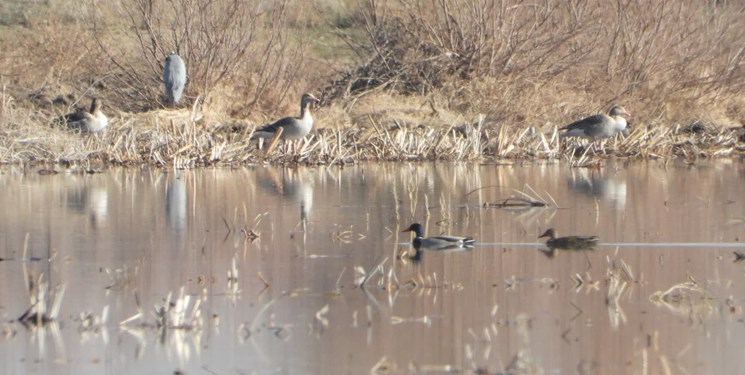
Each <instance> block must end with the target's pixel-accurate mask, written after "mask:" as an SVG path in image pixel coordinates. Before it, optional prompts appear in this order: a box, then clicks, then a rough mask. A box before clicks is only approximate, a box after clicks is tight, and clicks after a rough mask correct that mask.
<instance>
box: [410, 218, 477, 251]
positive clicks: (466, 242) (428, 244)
mask: <svg viewBox="0 0 745 375" xmlns="http://www.w3.org/2000/svg"><path fill="white" fill-rule="evenodd" d="M404 232H414V233H415V234H416V237H414V240H413V241H411V244H412V245H413V246H414V248H415V249H416V250H417V251H418V250H420V249H429V250H453V249H463V248H469V247H472V246H473V244H475V243H476V240H474V239H473V238H471V237H457V236H434V237H427V238H424V227H422V224H419V223H414V224H411V226H409V227H408V228H407V229H406V230H404V231H402V232H401V233H404Z"/></svg>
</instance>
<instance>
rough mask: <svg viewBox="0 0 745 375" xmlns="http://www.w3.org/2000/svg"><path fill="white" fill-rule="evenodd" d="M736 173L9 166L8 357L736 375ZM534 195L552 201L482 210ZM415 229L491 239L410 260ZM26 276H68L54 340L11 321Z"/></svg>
mask: <svg viewBox="0 0 745 375" xmlns="http://www.w3.org/2000/svg"><path fill="white" fill-rule="evenodd" d="M609 164H610V163H609ZM742 170H743V167H742V165H741V164H739V163H729V164H726V165H724V166H719V165H716V164H715V165H712V166H710V167H706V166H697V167H695V168H692V167H690V166H680V168H678V167H677V166H675V165H662V164H654V163H644V164H630V165H625V164H621V165H607V166H606V167H605V168H602V169H599V170H595V171H592V170H586V169H573V168H568V167H567V166H565V165H561V164H554V165H552V164H540V163H539V164H528V165H519V164H513V165H503V166H495V165H463V164H457V165H447V164H431V163H425V164H375V165H355V166H345V167H343V168H338V167H314V168H279V167H251V168H248V167H247V168H236V169H232V170H219V169H206V170H195V171H183V172H181V171H179V172H178V173H174V172H171V171H168V172H164V171H162V170H148V169H137V170H112V171H110V172H107V173H103V174H99V175H94V176H75V175H69V174H59V175H54V176H39V175H37V174H33V173H23V172H21V171H14V170H6V171H5V172H6V173H5V174H2V173H0V186H2V187H3V189H4V191H5V194H3V195H0V204H2V206H3V207H4V208H5V209H4V210H2V211H0V245H2V247H0V258H2V259H3V261H0V285H3V288H0V314H3V315H4V317H5V319H4V321H5V322H7V323H5V325H2V326H0V328H2V332H3V333H4V334H3V335H0V361H2V363H3V366H4V370H5V371H6V372H8V373H29V372H49V373H52V372H71V373H81V372H82V373H85V372H88V373H100V372H114V373H119V372H129V373H173V372H174V371H175V370H179V371H183V372H185V373H200V372H205V371H206V372H210V373H234V372H245V373H250V372H252V371H255V372H257V373H266V372H281V373H368V372H371V370H373V372H374V370H376V369H377V370H378V371H379V372H383V369H385V371H387V372H390V373H398V372H427V371H429V372H438V371H439V372H445V371H449V372H461V373H468V372H474V373H476V372H480V373H520V372H526V373H538V372H544V373H571V372H576V371H580V372H582V371H584V372H586V373H618V372H622V373H634V372H643V371H647V372H649V373H664V372H666V371H667V370H668V369H669V366H670V362H669V360H670V358H674V361H675V363H674V365H675V368H677V369H680V370H681V372H685V371H688V372H691V373H737V372H738V371H739V369H740V368H741V367H742V365H743V364H744V363H743V361H745V359H744V358H742V356H740V355H739V354H740V353H739V348H740V347H741V346H742V345H743V344H745V342H743V341H745V339H743V338H742V337H745V326H743V325H742V324H740V323H739V321H741V320H742V319H743V317H744V315H743V312H742V305H743V300H742V299H741V298H739V297H737V296H738V295H739V294H738V292H737V291H738V290H739V289H738V287H739V285H741V284H743V283H745V273H743V268H742V263H732V258H733V255H732V250H733V248H732V247H733V246H736V245H737V243H738V242H737V241H738V238H741V236H742V231H741V229H742V228H741V226H738V225H724V224H726V223H728V222H730V221H731V220H733V219H736V218H739V217H742V216H743V215H745V214H744V213H745V202H744V200H743V198H742V191H741V190H742V189H741V188H740V186H741V184H739V182H740V181H741V178H740V176H741V173H742ZM727 171H729V172H727ZM723 172H724V173H723ZM567 181H569V183H567ZM627 182H628V183H627ZM632 182H633V183H632ZM523 193H524V194H528V195H530V196H531V197H537V198H540V200H541V201H544V202H547V203H548V205H547V206H546V207H533V208H531V209H529V210H524V211H511V210H506V209H502V208H497V207H494V206H490V205H484V203H485V202H500V201H502V200H504V199H505V198H508V197H511V196H525V195H521V194H523ZM91 217H93V218H91ZM415 221H416V222H421V223H422V224H424V225H425V226H426V228H427V229H428V230H429V232H430V234H440V233H451V234H460V235H469V236H473V237H474V238H476V239H478V242H479V243H478V244H477V245H476V246H475V247H474V248H473V249H469V250H468V251H427V252H426V253H425V255H424V256H423V257H422V258H421V259H420V261H419V262H412V261H411V260H410V259H408V258H406V257H401V256H399V255H400V254H401V253H402V252H403V251H406V250H409V249H411V247H410V245H409V244H410V242H411V238H410V237H409V236H408V235H407V234H401V233H400V232H401V231H402V230H403V229H405V228H406V227H407V226H408V225H409V224H410V223H412V222H415ZM91 223H95V224H94V225H92V224H91ZM549 227H555V228H556V229H557V230H558V231H559V232H560V233H564V234H594V235H598V236H599V237H600V239H601V243H600V244H599V246H598V247H597V248H596V249H595V250H594V251H592V252H582V253H581V254H580V253H579V252H573V251H568V252H564V253H562V254H561V255H560V256H556V257H555V258H554V259H547V258H546V257H545V256H543V254H542V253H541V252H539V251H538V250H539V249H542V248H543V245H542V244H539V243H538V242H537V240H536V237H537V236H538V235H539V234H540V233H541V232H542V230H545V229H546V228H549ZM248 230H251V231H255V232H256V234H258V238H255V239H249V238H248V237H247V236H246V233H248ZM609 244H615V245H609ZM725 246H729V247H725ZM24 254H26V255H25V256H24ZM31 256H35V257H37V258H38V259H41V260H42V261H39V262H29V261H26V260H27V259H30V258H31ZM25 268H28V274H30V275H35V276H34V277H32V278H31V279H35V280H38V279H39V277H40V275H42V274H43V275H44V279H46V280H49V281H50V285H51V286H53V287H55V288H56V287H62V286H63V285H64V288H65V289H66V293H65V297H64V300H63V302H62V304H61V308H60V314H59V315H58V316H59V318H58V320H59V322H58V325H59V328H58V329H56V330H54V329H52V328H51V327H50V328H45V327H42V328H41V329H39V328H35V329H29V330H27V329H26V328H23V327H22V326H20V324H19V323H18V322H17V319H18V317H19V316H21V314H22V313H23V311H25V310H26V309H27V308H28V307H29V305H28V296H27V292H26V290H27V289H28V288H27V287H26V286H25V282H26V280H28V279H29V277H28V275H27V274H24V271H23V270H24V269H25ZM691 283H693V284H691ZM590 323H591V324H590ZM9 327H10V328H9ZM13 331H14V332H15V334H5V332H13ZM109 336H111V337H110V338H109ZM42 340H45V342H46V343H45V344H40V342H42ZM50 340H54V344H52V345H50V343H49V341H50ZM422 342H426V343H427V345H426V346H425V347H422ZM598 342H603V343H605V344H604V345H602V346H598V345H597V343H598ZM639 343H643V344H642V345H641V346H639ZM647 343H652V344H647ZM164 353H165V355H163V354H164ZM679 353H695V354H696V355H695V356H687V355H679ZM722 359H726V360H722ZM578 369H580V370H578Z"/></svg>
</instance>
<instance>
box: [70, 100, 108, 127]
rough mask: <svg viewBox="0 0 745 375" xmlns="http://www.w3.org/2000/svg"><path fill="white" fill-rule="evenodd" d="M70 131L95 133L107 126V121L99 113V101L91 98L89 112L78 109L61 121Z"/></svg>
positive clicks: (104, 116) (101, 113)
mask: <svg viewBox="0 0 745 375" xmlns="http://www.w3.org/2000/svg"><path fill="white" fill-rule="evenodd" d="M61 121H64V122H65V124H67V126H68V127H69V128H70V129H75V130H78V131H81V132H86V133H97V132H100V131H101V130H103V129H105V128H106V127H107V126H108V125H109V119H108V118H107V117H106V115H104V114H103V112H101V100H99V99H97V98H93V101H91V108H90V111H86V110H85V109H78V110H77V111H75V112H72V113H68V114H66V115H64V116H63V117H62V119H61Z"/></svg>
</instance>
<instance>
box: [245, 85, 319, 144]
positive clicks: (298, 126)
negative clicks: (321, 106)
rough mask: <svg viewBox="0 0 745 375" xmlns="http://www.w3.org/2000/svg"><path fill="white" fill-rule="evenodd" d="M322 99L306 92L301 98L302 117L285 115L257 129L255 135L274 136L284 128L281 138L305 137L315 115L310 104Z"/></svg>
mask: <svg viewBox="0 0 745 375" xmlns="http://www.w3.org/2000/svg"><path fill="white" fill-rule="evenodd" d="M319 101H320V100H318V98H316V97H315V96H313V94H309V93H305V94H303V96H302V97H301V98H300V117H291V116H290V117H285V118H281V119H279V120H277V121H275V122H273V123H271V124H267V125H264V126H262V127H260V128H259V129H256V131H255V132H254V136H256V137H259V138H270V139H271V138H274V136H275V135H276V134H277V132H278V131H279V130H280V129H282V135H281V136H280V139H283V140H295V139H300V138H303V137H305V136H306V135H307V134H308V133H309V132H310V129H311V128H312V127H313V116H312V115H311V114H310V104H311V103H318V102H319Z"/></svg>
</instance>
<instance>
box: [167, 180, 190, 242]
mask: <svg viewBox="0 0 745 375" xmlns="http://www.w3.org/2000/svg"><path fill="white" fill-rule="evenodd" d="M184 179H185V177H184V176H181V175H178V174H177V175H175V176H173V177H172V178H169V180H168V183H167V186H166V219H167V220H168V224H169V225H170V227H171V230H173V232H174V233H175V234H177V235H181V234H183V233H184V230H186V225H187V221H188V215H187V204H188V197H187V195H186V182H185V181H184Z"/></svg>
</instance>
